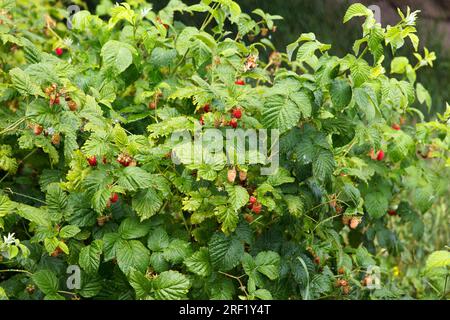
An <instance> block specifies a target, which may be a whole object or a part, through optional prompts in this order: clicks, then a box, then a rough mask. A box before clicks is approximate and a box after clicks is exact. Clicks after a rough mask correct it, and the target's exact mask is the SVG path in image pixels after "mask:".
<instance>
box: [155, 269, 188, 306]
mask: <svg viewBox="0 0 450 320" xmlns="http://www.w3.org/2000/svg"><path fill="white" fill-rule="evenodd" d="M190 287H191V284H190V282H189V279H188V278H187V277H186V276H185V275H183V274H181V273H179V272H178V271H172V270H170V271H165V272H162V273H160V274H159V275H158V276H157V277H156V278H155V279H153V280H152V296H154V297H155V299H157V300H181V299H185V298H186V295H187V293H188V292H189V288H190Z"/></svg>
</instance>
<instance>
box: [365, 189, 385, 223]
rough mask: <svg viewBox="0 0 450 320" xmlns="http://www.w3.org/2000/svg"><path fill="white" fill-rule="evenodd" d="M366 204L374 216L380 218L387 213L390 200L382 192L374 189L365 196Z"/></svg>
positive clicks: (370, 213) (368, 210)
mask: <svg viewBox="0 0 450 320" xmlns="http://www.w3.org/2000/svg"><path fill="white" fill-rule="evenodd" d="M364 206H365V207H366V210H367V212H368V213H369V215H370V216H371V217H372V218H374V219H378V218H381V217H382V216H384V215H385V214H386V212H387V210H388V207H389V202H388V199H387V198H386V196H385V195H384V194H383V193H382V192H378V191H374V192H370V193H369V194H367V195H366V196H365V197H364Z"/></svg>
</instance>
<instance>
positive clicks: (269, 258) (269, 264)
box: [255, 251, 280, 280]
mask: <svg viewBox="0 0 450 320" xmlns="http://www.w3.org/2000/svg"><path fill="white" fill-rule="evenodd" d="M255 264H256V269H257V270H258V271H259V272H260V273H262V274H264V275H265V276H267V277H268V278H269V279H270V280H275V279H277V278H278V276H279V271H280V256H279V255H278V253H276V252H274V251H263V252H260V253H258V254H257V256H256V257H255Z"/></svg>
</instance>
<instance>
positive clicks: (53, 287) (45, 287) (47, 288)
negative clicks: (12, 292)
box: [31, 269, 58, 295]
mask: <svg viewBox="0 0 450 320" xmlns="http://www.w3.org/2000/svg"><path fill="white" fill-rule="evenodd" d="M31 279H32V280H33V282H34V283H35V284H36V285H37V286H38V287H39V289H40V290H41V291H42V292H43V293H44V294H46V295H52V294H56V293H57V291H58V279H57V278H56V275H55V274H54V273H53V272H52V271H50V270H45V269H44V270H39V271H38V272H36V273H35V274H33V275H32V277H31Z"/></svg>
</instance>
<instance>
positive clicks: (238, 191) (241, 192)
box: [225, 185, 249, 210]
mask: <svg viewBox="0 0 450 320" xmlns="http://www.w3.org/2000/svg"><path fill="white" fill-rule="evenodd" d="M225 190H226V191H227V193H228V202H229V203H230V205H231V208H232V209H233V210H239V209H240V208H242V207H243V206H245V205H246V204H247V202H248V199H249V195H248V192H247V190H246V189H245V188H244V187H241V186H234V185H227V186H226V187H225Z"/></svg>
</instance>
